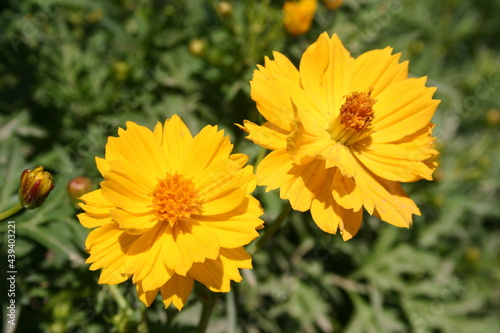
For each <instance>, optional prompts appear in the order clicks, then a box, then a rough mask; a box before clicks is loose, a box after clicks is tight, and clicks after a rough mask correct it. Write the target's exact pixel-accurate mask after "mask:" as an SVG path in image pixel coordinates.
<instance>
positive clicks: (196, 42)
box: [189, 39, 206, 57]
mask: <svg viewBox="0 0 500 333" xmlns="http://www.w3.org/2000/svg"><path fill="white" fill-rule="evenodd" d="M205 49H206V45H205V41H203V40H201V39H193V40H191V41H190V42H189V52H191V54H193V55H195V56H198V57H199V56H201V55H203V54H204V53H205Z"/></svg>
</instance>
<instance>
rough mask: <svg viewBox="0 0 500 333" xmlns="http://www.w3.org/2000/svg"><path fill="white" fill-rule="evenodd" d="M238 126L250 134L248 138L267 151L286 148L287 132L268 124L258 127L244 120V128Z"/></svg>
mask: <svg viewBox="0 0 500 333" xmlns="http://www.w3.org/2000/svg"><path fill="white" fill-rule="evenodd" d="M237 126H238V127H239V128H240V129H242V130H244V131H246V132H247V133H249V134H250V135H248V136H247V137H246V138H247V139H248V140H251V141H253V142H254V143H256V144H258V145H259V146H262V147H264V148H267V149H273V150H275V149H283V148H285V147H286V136H287V134H288V133H287V132H286V131H284V130H282V129H281V128H279V127H277V126H274V125H273V124H272V123H270V122H267V123H265V124H264V125H262V126H258V125H256V124H254V123H252V122H251V121H248V120H244V121H243V126H241V125H238V124H237Z"/></svg>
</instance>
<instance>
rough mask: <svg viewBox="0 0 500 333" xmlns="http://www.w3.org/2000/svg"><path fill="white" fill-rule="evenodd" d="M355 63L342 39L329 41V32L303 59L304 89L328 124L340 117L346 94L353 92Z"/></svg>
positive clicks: (301, 70)
mask: <svg viewBox="0 0 500 333" xmlns="http://www.w3.org/2000/svg"><path fill="white" fill-rule="evenodd" d="M353 61H354V59H353V58H352V57H351V56H350V54H349V51H347V50H346V48H345V47H344V45H342V42H341V41H340V39H339V38H338V36H337V35H336V34H334V35H333V36H332V38H329V37H328V34H327V33H326V32H325V33H323V34H321V35H320V37H319V38H318V40H317V41H316V42H315V43H313V44H312V45H311V46H309V47H308V48H307V50H306V51H305V52H304V54H303V56H302V59H301V61H300V79H301V83H302V86H303V87H304V90H305V91H306V93H307V95H308V96H310V97H311V99H312V100H314V101H316V103H317V104H318V110H320V111H321V112H323V116H324V118H325V119H327V124H328V120H331V119H333V118H334V117H336V116H337V115H338V113H339V111H340V106H341V105H342V100H343V98H344V95H346V94H348V93H349V92H350V86H351V76H352V64H353Z"/></svg>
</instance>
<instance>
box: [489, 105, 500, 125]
mask: <svg viewBox="0 0 500 333" xmlns="http://www.w3.org/2000/svg"><path fill="white" fill-rule="evenodd" d="M486 122H487V123H488V125H490V126H498V125H499V124H500V110H497V109H489V110H488V112H486Z"/></svg>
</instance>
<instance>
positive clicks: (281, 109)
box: [250, 52, 300, 131]
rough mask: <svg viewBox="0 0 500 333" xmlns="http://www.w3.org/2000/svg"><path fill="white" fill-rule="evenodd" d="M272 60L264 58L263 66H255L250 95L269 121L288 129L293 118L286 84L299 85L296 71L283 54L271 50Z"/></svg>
mask: <svg viewBox="0 0 500 333" xmlns="http://www.w3.org/2000/svg"><path fill="white" fill-rule="evenodd" d="M273 55H274V60H270V59H269V58H268V57H266V58H265V67H264V66H260V65H258V66H257V68H258V69H257V70H255V71H254V73H253V78H252V80H251V81H250V85H251V96H252V99H253V100H254V101H256V103H257V109H259V112H260V113H261V114H262V115H263V116H264V118H266V119H267V120H268V121H269V122H271V123H272V124H274V125H275V126H277V127H279V128H281V129H282V130H285V131H287V130H290V120H291V119H292V118H293V108H292V103H291V95H290V94H289V93H288V88H287V87H288V86H290V85H292V86H297V87H298V86H299V85H300V82H299V75H298V71H297V69H296V68H295V66H293V64H292V63H291V62H290V60H288V59H287V58H286V57H285V56H283V55H282V54H281V53H279V52H273Z"/></svg>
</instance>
